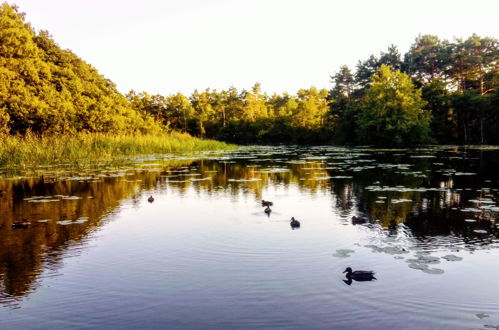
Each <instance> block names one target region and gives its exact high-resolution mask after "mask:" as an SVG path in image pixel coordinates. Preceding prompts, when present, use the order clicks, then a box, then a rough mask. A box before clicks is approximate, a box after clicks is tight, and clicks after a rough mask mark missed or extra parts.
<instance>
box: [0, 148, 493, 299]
mask: <svg viewBox="0 0 499 330" xmlns="http://www.w3.org/2000/svg"><path fill="white" fill-rule="evenodd" d="M498 153H499V152H498V151H495V150H488V151H484V150H464V149H460V148H455V147H449V148H428V149H420V150H408V151H405V150H372V149H338V148H332V147H315V148H299V147H289V148H285V147H279V148H274V147H261V148H247V149H242V150H240V151H237V152H233V153H227V154H224V155H222V156H216V157H214V156H205V157H202V158H200V159H187V160H184V161H183V164H181V165H179V166H162V165H160V164H141V165H140V166H139V165H137V166H136V168H121V169H104V170H100V171H93V172H84V173H75V174H72V175H67V176H64V177H60V176H50V175H44V176H41V177H35V178H15V179H5V180H2V181H0V237H1V240H0V302H1V303H3V304H5V305H12V304H14V305H15V302H16V300H18V299H20V298H22V297H24V296H26V295H27V294H29V293H30V292H32V291H33V290H35V289H36V288H37V280H38V278H39V277H40V275H41V274H42V273H44V272H49V271H57V269H58V268H59V267H61V265H62V260H63V258H64V257H65V251H66V250H67V249H68V248H70V247H74V246H78V245H83V246H84V245H85V241H86V238H87V237H89V235H90V234H91V233H93V232H95V231H96V230H97V229H98V228H99V227H102V226H103V225H104V224H105V223H106V222H107V221H112V220H113V217H112V216H111V215H110V213H111V212H113V210H116V209H118V208H119V206H120V205H121V202H122V201H123V200H127V201H129V202H130V203H131V204H132V205H135V206H136V207H138V205H139V203H140V201H141V199H147V197H148V196H150V193H149V192H150V191H151V190H153V189H154V190H156V191H157V192H158V193H160V194H166V195H167V194H168V193H175V194H179V195H185V194H187V193H188V192H189V191H194V192H196V193H198V194H200V193H201V192H202V193H205V194H208V196H210V198H213V199H218V198H221V197H230V198H229V200H230V201H231V202H232V203H239V202H240V201H241V199H244V198H246V199H247V198H250V199H253V200H254V201H255V203H259V201H261V200H264V198H267V196H264V194H265V192H266V191H268V189H269V187H279V189H282V190H283V191H288V192H289V191H291V190H292V188H293V189H297V191H298V192H299V194H300V195H303V196H330V197H331V200H332V205H331V213H332V214H333V215H335V216H337V218H338V219H339V221H342V222H343V223H344V225H347V226H352V225H357V226H358V227H362V228H366V229H367V230H368V231H369V232H370V233H371V234H373V236H374V237H377V238H379V241H384V242H387V241H388V242H389V238H390V237H391V238H394V241H393V242H394V243H396V242H400V241H403V242H404V243H403V244H402V245H403V246H398V245H396V244H395V245H394V244H392V245H391V246H381V245H373V246H371V247H368V248H372V249H373V253H378V252H382V253H388V254H393V255H399V254H400V255H402V254H405V253H408V251H407V249H410V248H414V249H417V248H422V249H427V250H437V249H438V248H439V247H448V248H449V249H454V250H456V251H459V249H468V250H476V249H481V248H484V247H487V248H497V247H498V240H497V238H498V225H497V222H496V219H497V218H498V214H499V206H498V204H497V197H498V178H499V177H498V173H497V171H495V168H497V166H498V165H499V164H498V159H499V157H497V155H498ZM145 192H147V193H145ZM151 197H152V196H151ZM282 198H286V197H285V196H282ZM152 201H153V200H151V199H149V202H151V203H152ZM155 203H156V202H155ZM278 203H279V201H276V204H277V205H278ZM303 203H304V207H306V201H304V202H303ZM280 212H281V213H280V214H282V216H281V217H284V218H287V219H289V218H290V217H291V216H292V214H289V215H288V214H285V210H281V211H280ZM274 213H275V212H272V215H271V214H270V212H268V213H267V214H266V215H267V216H268V217H269V218H270V219H273V218H274V217H275V216H277V217H279V216H278V215H275V214H274ZM260 214H261V215H265V213H264V211H263V209H262V210H261V213H260ZM288 216H289V217H288ZM352 216H355V217H359V218H362V219H364V217H365V219H366V221H362V223H360V222H359V223H355V222H354V223H352V220H351V219H352ZM24 218H26V219H28V220H30V221H31V223H32V224H31V225H30V226H29V228H26V229H14V228H13V227H12V224H13V223H14V222H15V221H19V220H21V219H24ZM288 221H289V220H288ZM295 227H297V226H294V227H293V226H291V228H292V229H294V228H295ZM400 258H403V257H402V256H400ZM449 258H450V257H449ZM428 260H429V259H428V258H426V259H425V258H419V259H417V260H416V261H414V262H413V263H411V264H410V265H413V266H412V267H416V268H417V267H419V268H418V269H421V270H423V271H425V270H428V271H431V269H433V268H428V267H426V265H427V262H428ZM446 260H447V259H446ZM452 260H457V259H452ZM410 267H411V266H410ZM349 281H350V282H349V283H347V281H345V283H346V284H348V285H350V284H351V279H350V280H349Z"/></svg>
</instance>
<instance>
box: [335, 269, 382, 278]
mask: <svg viewBox="0 0 499 330" xmlns="http://www.w3.org/2000/svg"><path fill="white" fill-rule="evenodd" d="M343 273H347V274H346V277H347V278H348V279H349V280H355V281H372V280H375V279H376V277H374V272H373V271H371V270H356V271H352V268H350V267H348V268H347V269H345V271H344V272H343Z"/></svg>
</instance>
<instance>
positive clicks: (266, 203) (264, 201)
mask: <svg viewBox="0 0 499 330" xmlns="http://www.w3.org/2000/svg"><path fill="white" fill-rule="evenodd" d="M272 205H274V203H272V202H271V201H266V200H263V199H262V206H267V207H269V206H272Z"/></svg>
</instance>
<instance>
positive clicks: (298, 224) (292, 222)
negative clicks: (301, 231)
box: [289, 217, 300, 229]
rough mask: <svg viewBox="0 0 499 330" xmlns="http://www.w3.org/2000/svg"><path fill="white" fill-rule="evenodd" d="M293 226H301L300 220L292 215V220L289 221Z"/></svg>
mask: <svg viewBox="0 0 499 330" xmlns="http://www.w3.org/2000/svg"><path fill="white" fill-rule="evenodd" d="M289 224H290V225H291V228H293V229H294V228H300V221H298V220H296V219H295V217H291V222H290V223H289Z"/></svg>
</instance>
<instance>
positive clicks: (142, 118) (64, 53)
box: [0, 3, 162, 134]
mask: <svg viewBox="0 0 499 330" xmlns="http://www.w3.org/2000/svg"><path fill="white" fill-rule="evenodd" d="M161 130H162V128H161V125H159V124H158V123H156V122H155V121H154V120H153V118H152V117H151V116H148V115H146V114H145V113H141V112H137V111H135V110H134V109H133V108H132V106H131V104H130V103H129V102H128V101H127V99H126V98H125V97H124V96H123V95H121V94H120V93H119V92H118V91H117V90H116V87H115V86H114V84H113V83H112V82H111V81H109V80H108V79H106V78H104V77H103V76H101V75H100V74H99V73H98V72H97V70H95V69H94V68H93V67H92V66H90V65H89V64H87V63H85V62H84V61H82V60H81V59H80V58H78V57H77V56H76V55H75V54H73V53H72V52H71V51H69V50H63V49H61V48H60V47H59V46H58V45H57V44H56V43H55V42H54V41H53V40H52V38H51V37H50V35H49V34H48V32H46V31H40V32H39V33H38V34H36V33H35V32H34V30H33V29H32V28H31V27H30V25H29V24H27V23H25V22H24V15H23V14H21V13H19V12H18V11H17V8H16V7H13V6H9V5H8V4H5V3H4V4H2V5H1V6H0V133H11V134H17V133H21V134H22V133H25V132H27V131H32V132H38V133H51V134H52V133H58V134H61V133H65V134H68V133H70V134H72V133H75V132H81V131H83V132H115V133H118V132H120V133H122V132H129V133H139V132H142V133H145V132H156V133H158V132H160V131H161Z"/></svg>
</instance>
